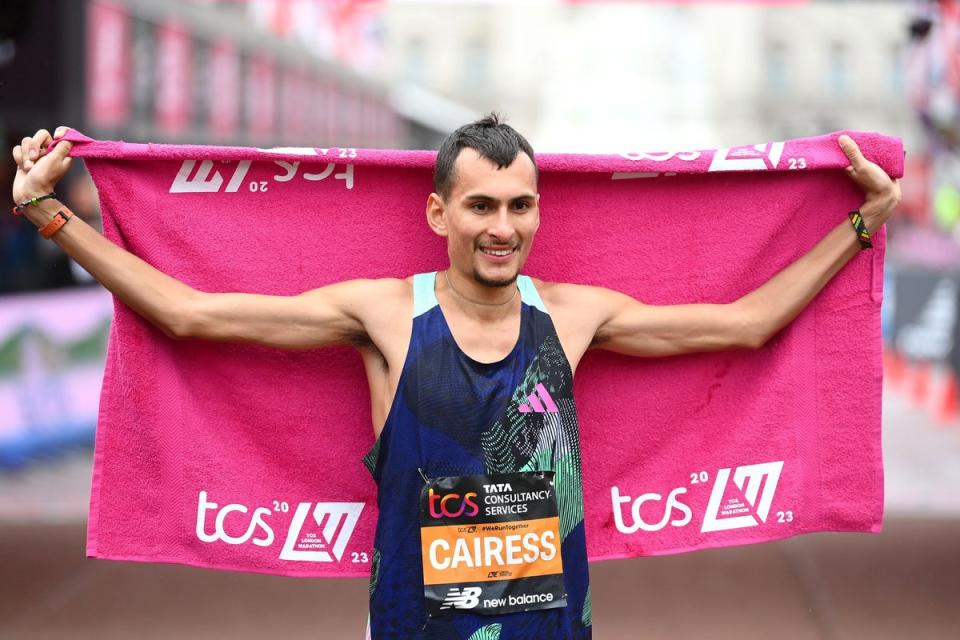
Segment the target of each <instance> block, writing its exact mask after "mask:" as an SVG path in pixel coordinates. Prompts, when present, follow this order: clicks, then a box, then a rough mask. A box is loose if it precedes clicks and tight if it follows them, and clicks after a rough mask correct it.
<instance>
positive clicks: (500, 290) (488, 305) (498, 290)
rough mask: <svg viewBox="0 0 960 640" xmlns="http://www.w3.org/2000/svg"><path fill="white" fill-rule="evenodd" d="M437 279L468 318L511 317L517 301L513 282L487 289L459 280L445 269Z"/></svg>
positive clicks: (515, 285) (496, 318)
mask: <svg viewBox="0 0 960 640" xmlns="http://www.w3.org/2000/svg"><path fill="white" fill-rule="evenodd" d="M438 275H442V276H443V277H442V278H437V280H439V281H440V282H439V283H438V286H442V288H443V290H444V291H445V292H446V293H447V294H448V295H449V297H450V298H452V299H453V300H454V302H455V304H456V305H457V306H458V307H459V308H460V309H462V310H463V311H464V312H465V313H466V314H467V315H468V316H471V317H474V318H477V319H480V320H486V321H495V320H500V319H503V318H506V317H508V316H511V315H513V313H514V310H515V307H516V304H515V300H518V299H519V295H518V292H519V288H518V287H517V282H516V280H514V281H513V282H511V283H510V284H508V285H503V286H500V287H489V286H483V285H479V284H478V283H476V282H471V281H470V280H468V279H466V278H461V276H460V274H458V273H457V272H456V271H454V270H452V269H447V270H446V271H443V272H442V273H441V274H438Z"/></svg>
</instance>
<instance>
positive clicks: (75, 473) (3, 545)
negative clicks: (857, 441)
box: [0, 380, 960, 640]
mask: <svg viewBox="0 0 960 640" xmlns="http://www.w3.org/2000/svg"><path fill="white" fill-rule="evenodd" d="M936 384H937V380H933V381H931V383H930V386H931V388H936ZM911 395H912V393H911V392H910V391H909V389H908V388H907V387H903V388H902V389H900V390H899V391H898V390H894V391H891V392H888V393H886V394H885V399H884V462H885V469H886V478H887V482H886V490H885V496H886V517H885V523H884V529H883V532H882V533H879V534H850V533H822V534H809V535H804V536H799V537H796V538H792V539H789V540H783V541H778V542H770V543H765V544H756V545H750V546H744V547H731V548H726V549H710V550H704V551H697V552H694V553H687V554H681V555H675V556H666V557H657V558H640V559H634V560H617V561H607V562H600V563H595V564H593V565H591V583H592V588H593V621H594V637H595V638H598V639H602V640H606V639H608V638H611V639H620V638H625V639H626V638H630V639H633V638H670V639H684V638H692V639H699V638H711V639H715V640H722V639H726V638H730V639H736V640H743V639H745V638H746V639H750V638H797V639H807V638H809V639H816V640H839V639H848V638H849V639H861V638H871V639H877V640H882V639H887V638H889V639H891V640H894V639H896V640H900V639H903V638H911V639H923V638H937V639H939V638H949V639H953V638H958V637H960V418H954V419H953V420H951V421H948V422H947V423H946V424H941V423H938V422H935V421H934V420H932V419H931V412H930V411H928V410H927V409H925V408H919V407H918V406H917V402H916V401H911V400H909V399H908V398H909V397H911ZM89 472H90V458H89V452H79V453H77V454H76V455H75V456H72V457H70V458H68V459H67V460H65V461H62V462H60V463H58V464H38V465H36V466H35V468H34V469H32V470H31V471H29V472H27V473H24V474H18V475H17V476H9V475H8V476H7V477H0V638H3V639H6V638H16V639H20V638H23V639H33V638H37V639H39V638H58V639H59V638H70V639H74V638H76V639H84V638H91V639H92V638H97V639H99V640H112V639H115V638H116V639H119V638H164V639H167V638H262V637H276V638H285V639H294V638H337V639H339V638H346V639H357V640H359V639H361V638H362V637H363V634H364V627H365V621H366V608H365V607H366V602H367V582H366V580H357V579H342V580H303V579H293V578H281V577H276V576H265V575H257V574H243V573H234V572H222V571H212V570H204V569H195V568H191V567H183V566H177V565H160V564H140V563H126V562H109V561H95V560H89V559H87V558H85V557H84V530H85V525H84V515H85V509H86V500H87V495H88V491H89ZM544 640H549V639H544Z"/></svg>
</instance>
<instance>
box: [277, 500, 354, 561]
mask: <svg viewBox="0 0 960 640" xmlns="http://www.w3.org/2000/svg"><path fill="white" fill-rule="evenodd" d="M311 504H312V503H310V502H301V503H300V504H299V505H298V506H297V512H296V513H295V514H293V521H292V522H291V523H290V529H289V530H288V531H287V540H286V542H284V543H283V550H282V551H281V552H280V559H281V560H301V561H304V560H305V561H308V562H333V558H334V557H336V559H337V560H338V561H339V560H340V559H341V558H342V557H343V550H344V548H345V547H346V546H347V542H348V541H349V540H350V535H351V534H352V533H353V528H354V527H355V526H356V525H357V520H359V519H360V512H361V511H362V510H363V503H362V502H318V503H317V504H316V506H315V507H314V508H313V522H311V523H310V525H311V527H312V525H316V527H317V528H319V535H318V534H317V532H305V533H304V532H303V528H304V523H305V522H306V521H307V516H308V515H309V514H310V505H311ZM301 534H302V535H301ZM331 552H332V553H333V556H331V555H330V554H331Z"/></svg>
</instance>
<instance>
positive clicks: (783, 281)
mask: <svg viewBox="0 0 960 640" xmlns="http://www.w3.org/2000/svg"><path fill="white" fill-rule="evenodd" d="M838 142H839V144H840V147H841V148H842V149H843V151H844V153H845V154H846V155H847V158H848V159H849V160H850V166H848V167H847V168H846V172H847V175H849V176H850V178H851V179H852V180H853V181H854V182H856V183H857V185H859V186H860V188H861V189H862V190H863V192H864V195H865V201H864V203H863V205H862V206H861V207H860V212H861V214H862V215H863V219H864V222H865V223H866V226H867V230H868V231H869V232H870V233H871V234H872V233H873V232H875V231H876V230H877V229H879V228H880V227H881V226H882V225H883V224H884V223H885V222H886V221H887V219H888V218H889V217H890V214H891V212H892V211H893V209H894V208H895V207H896V206H897V204H898V203H899V202H900V184H899V183H900V181H899V180H891V179H890V177H889V176H888V175H887V174H886V173H885V172H884V171H883V169H881V168H880V167H879V166H877V165H876V164H874V163H873V162H870V161H869V160H867V159H866V158H864V157H863V154H862V153H861V152H860V149H859V147H857V145H856V143H855V142H854V141H853V140H852V139H851V138H850V137H849V136H846V135H842V136H840V138H839V140H838ZM859 250H860V244H859V241H858V239H857V235H856V233H855V231H854V229H853V226H852V225H851V224H850V222H849V221H847V220H845V221H844V222H842V223H840V224H838V225H837V226H836V227H834V228H833V229H832V230H831V231H830V233H828V234H827V235H826V237H824V238H823V239H822V240H821V241H820V242H818V243H817V244H816V246H814V247H813V248H812V249H811V250H810V251H808V252H807V253H806V254H805V255H803V256H802V257H800V258H798V259H797V260H796V261H794V262H793V263H792V264H790V265H789V266H788V267H786V268H785V269H783V270H782V271H780V272H779V273H778V274H776V275H775V276H774V277H772V278H771V279H770V280H768V281H767V282H766V283H764V284H763V285H762V286H760V287H759V288H757V289H755V290H754V291H751V292H750V293H749V294H747V295H745V296H743V297H742V298H740V299H739V300H737V301H736V302H732V303H729V304H683V305H664V306H652V305H645V304H642V303H641V302H639V301H637V300H635V299H633V298H631V297H630V296H627V295H624V294H622V293H619V292H616V291H611V290H609V289H602V288H599V287H583V288H581V292H580V294H581V297H583V298H584V300H585V302H586V304H587V305H590V306H592V308H593V309H595V310H596V311H594V314H597V315H595V316H594V321H595V324H596V330H595V334H594V339H593V342H592V343H591V345H590V346H591V347H599V348H603V349H607V350H610V351H616V352H618V353H625V354H627V355H635V356H667V355H676V354H682V353H691V352H698V351H719V350H723V349H731V348H759V347H761V346H762V345H763V344H765V343H766V341H767V340H768V339H770V337H771V336H773V335H774V334H776V333H777V332H778V331H780V329H782V328H783V327H785V326H786V325H787V324H789V323H790V321H791V320H793V319H794V318H795V317H796V316H797V315H798V314H799V313H800V311H802V310H803V308H804V307H805V306H806V305H807V304H808V303H809V302H810V301H811V300H812V299H813V298H814V296H816V295H817V293H819V292H820V290H821V289H822V288H823V287H824V285H826V284H827V282H829V281H830V278H832V277H833V276H834V275H835V274H836V273H837V272H838V271H839V270H840V269H841V268H842V267H843V265H845V264H846V263H847V262H848V261H849V260H850V259H851V258H852V257H853V256H855V255H856V254H857V252H858V251H859Z"/></svg>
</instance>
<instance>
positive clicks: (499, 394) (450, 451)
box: [363, 272, 592, 640]
mask: <svg viewBox="0 0 960 640" xmlns="http://www.w3.org/2000/svg"><path fill="white" fill-rule="evenodd" d="M436 275H437V274H436V272H432V273H419V274H416V275H415V276H414V278H413V299H414V304H413V332H412V334H411V336H410V344H409V346H408V350H407V356H406V360H405V361H404V364H403V371H402V372H401V375H400V381H399V385H398V387H397V392H396V396H395V397H394V400H393V404H392V405H391V407H390V412H389V413H388V415H387V418H386V422H385V423H384V427H383V431H382V433H381V434H380V437H379V438H377V440H376V442H375V443H374V445H373V447H372V448H371V449H370V451H369V452H368V453H367V454H366V455H365V456H364V458H363V462H364V464H365V465H366V467H367V469H369V471H370V473H371V474H372V475H373V478H374V480H375V481H376V483H377V487H378V492H377V506H378V507H379V511H380V515H379V519H378V520H377V529H376V535H375V538H374V549H373V555H372V566H371V575H370V617H369V623H370V633H371V637H372V638H373V640H393V639H397V640H411V639H427V638H429V639H431V640H434V639H436V640H575V639H576V640H579V639H582V638H590V637H591V631H592V626H591V604H590V588H589V587H590V579H589V573H588V566H587V547H586V538H585V536H584V525H583V490H582V483H581V472H580V432H579V426H578V422H577V411H576V405H575V404H574V400H573V372H572V371H571V369H570V364H569V362H568V361H567V358H566V355H565V354H564V352H563V349H562V348H561V346H560V341H559V339H558V338H557V333H556V330H555V329H554V326H553V322H552V320H551V319H550V314H549V312H548V311H547V308H546V307H545V306H544V304H543V301H542V300H541V299H540V296H539V294H538V293H537V290H536V287H535V286H534V284H533V282H532V281H531V280H530V278H529V277H528V276H525V275H520V276H518V277H517V286H518V288H519V290H520V296H521V305H520V306H521V321H520V337H519V340H518V341H517V343H516V346H514V348H513V350H512V351H511V352H510V354H509V355H507V356H506V357H505V358H504V359H503V360H500V361H498V362H491V363H482V362H477V361H476V360H473V359H472V358H470V357H469V356H467V355H466V354H465V353H463V351H461V350H460V348H459V347H458V346H457V343H456V342H455V340H454V338H453V335H452V334H451V332H450V328H449V327H448V325H447V322H446V319H445V318H444V316H443V312H442V311H441V310H440V305H439V304H438V303H437V298H436V295H435V293H434V287H435V279H436ZM418 468H419V469H422V470H423V473H424V474H425V475H426V476H427V477H428V478H434V477H437V476H454V475H468V474H492V473H507V472H521V471H537V470H540V471H553V472H554V485H555V487H556V496H557V508H558V512H559V519H560V539H561V545H560V551H561V557H562V559H563V579H564V582H565V586H566V590H567V605H566V606H565V607H558V608H553V609H542V610H537V611H522V612H516V613H506V614H500V615H492V616H491V615H480V614H476V613H470V612H469V611H463V610H457V611H456V613H453V614H451V615H449V616H445V617H436V618H429V617H428V616H427V614H426V608H425V604H424V594H423V565H422V561H421V550H420V527H419V524H420V523H419V515H418V514H419V497H420V489H421V487H422V486H423V484H424V479H423V477H422V476H421V475H420V471H419V470H418Z"/></svg>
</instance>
